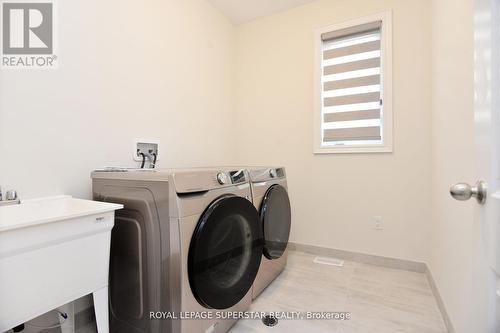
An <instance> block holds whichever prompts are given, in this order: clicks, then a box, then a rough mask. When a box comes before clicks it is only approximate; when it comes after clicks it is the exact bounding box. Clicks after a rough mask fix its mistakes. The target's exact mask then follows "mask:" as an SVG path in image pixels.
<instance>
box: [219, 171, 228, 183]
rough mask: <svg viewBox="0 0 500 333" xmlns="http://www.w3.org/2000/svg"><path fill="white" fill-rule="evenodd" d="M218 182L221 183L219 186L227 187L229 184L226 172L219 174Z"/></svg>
mask: <svg viewBox="0 0 500 333" xmlns="http://www.w3.org/2000/svg"><path fill="white" fill-rule="evenodd" d="M217 181H218V182H219V184H221V185H225V184H227V175H226V174H225V173H224V172H219V173H218V174H217Z"/></svg>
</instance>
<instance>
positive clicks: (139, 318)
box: [92, 169, 264, 333]
mask: <svg viewBox="0 0 500 333" xmlns="http://www.w3.org/2000/svg"><path fill="white" fill-rule="evenodd" d="M92 178H93V196H94V199H96V200H101V201H109V202H116V203H122V204H123V205H124V206H125V208H124V209H123V210H121V211H120V213H119V214H117V216H116V221H115V227H114V229H113V232H112V237H111V238H112V239H111V263H110V313H111V316H110V317H111V318H110V322H111V331H112V332H120V333H128V332H130V333H157V332H158V333H160V332H161V333H165V332H174V333H198V332H200V333H205V332H207V333H223V332H226V331H228V330H229V328H230V327H231V326H232V325H233V324H234V323H235V322H236V320H237V318H232V319H231V316H230V314H231V313H234V312H238V311H245V310H246V309H247V308H248V307H249V305H250V303H251V300H252V285H253V283H254V280H255V277H256V276H257V273H258V270H259V267H260V262H261V257H262V251H263V249H264V242H263V236H262V229H261V227H260V219H259V214H258V212H257V210H256V209H255V207H254V205H253V203H252V201H251V187H250V183H249V175H248V172H247V171H246V170H243V169H234V170H233V169H189V170H154V171H149V170H148V171H144V170H127V171H119V172H117V171H113V172H107V171H101V172H99V171H97V172H94V173H93V174H92ZM228 318H229V319H228Z"/></svg>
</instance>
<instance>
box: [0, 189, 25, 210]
mask: <svg viewBox="0 0 500 333" xmlns="http://www.w3.org/2000/svg"><path fill="white" fill-rule="evenodd" d="M20 203H21V200H19V198H18V197H17V191H16V190H9V191H7V192H5V200H3V197H2V189H1V188H0V206H7V205H17V204H20Z"/></svg>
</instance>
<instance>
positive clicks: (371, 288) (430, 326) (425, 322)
mask: <svg viewBox="0 0 500 333" xmlns="http://www.w3.org/2000/svg"><path fill="white" fill-rule="evenodd" d="M314 257H315V256H314V255H310V254H306V253H302V252H296V251H291V252H290V255H289V259H288V265H287V267H286V269H285V271H283V273H282V274H281V275H280V276H279V277H278V278H277V279H276V280H275V281H274V282H273V283H272V284H271V285H270V286H269V287H267V288H266V290H264V292H263V293H262V294H261V295H260V296H259V297H258V298H257V300H255V301H254V303H253V304H252V306H251V308H250V309H249V310H250V311H266V312H267V311H273V312H276V311H301V312H307V311H327V312H350V313H351V319H350V320H346V321H338V320H280V321H279V322H278V324H277V325H276V326H274V327H267V326H265V325H264V324H262V322H261V321H260V320H252V319H243V320H240V321H239V322H238V323H237V324H236V325H235V326H234V327H233V328H232V330H231V331H230V333H261V332H262V333H264V332H273V333H279V332H283V333H295V332H313V333H322V332H339V333H375V332H376V333H392V332H398V333H401V332H405V333H445V332H446V328H445V326H444V322H443V319H442V317H441V314H440V312H439V310H438V307H437V303H436V300H435V298H434V296H433V294H432V291H431V289H430V286H429V283H428V281H427V278H426V276H425V274H423V273H415V272H409V271H404V270H398V269H390V268H385V267H379V266H372V265H367V264H361V263H356V262H350V261H346V262H345V263H344V266H343V267H337V266H329V265H322V264H316V263H314V262H313V259H314Z"/></svg>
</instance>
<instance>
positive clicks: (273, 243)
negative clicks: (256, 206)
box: [260, 184, 292, 259]
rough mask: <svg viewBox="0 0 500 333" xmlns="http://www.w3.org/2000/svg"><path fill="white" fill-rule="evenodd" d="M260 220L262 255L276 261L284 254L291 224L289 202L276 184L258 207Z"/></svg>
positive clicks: (282, 189)
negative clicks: (262, 235)
mask: <svg viewBox="0 0 500 333" xmlns="http://www.w3.org/2000/svg"><path fill="white" fill-rule="evenodd" d="M260 220H261V223H262V230H263V233H264V255H265V256H266V258H267V259H278V258H280V257H281V256H282V255H283V253H284V252H285V249H286V246H287V244H288V238H289V236H290V227H291V224H292V222H291V211H290V200H289V199H288V193H287V191H286V189H285V188H284V187H283V186H281V185H277V184H276V185H273V186H271V187H270V188H269V189H268V190H267V192H266V194H265V195H264V199H262V204H261V206H260Z"/></svg>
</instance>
